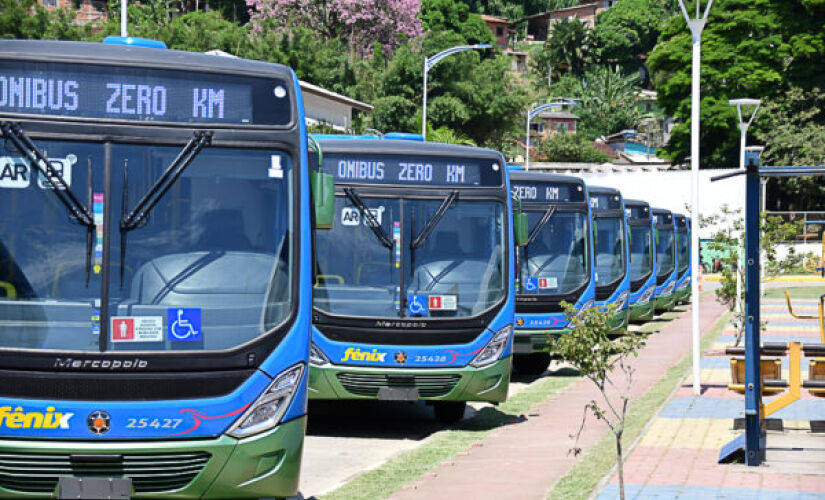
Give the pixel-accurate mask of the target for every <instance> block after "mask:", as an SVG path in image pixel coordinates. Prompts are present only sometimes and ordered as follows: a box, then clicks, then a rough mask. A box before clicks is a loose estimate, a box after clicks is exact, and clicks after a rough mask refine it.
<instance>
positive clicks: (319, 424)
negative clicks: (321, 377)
mask: <svg viewBox="0 0 825 500" xmlns="http://www.w3.org/2000/svg"><path fill="white" fill-rule="evenodd" d="M444 428H445V426H444V425H441V424H439V423H438V422H436V421H435V416H434V415H433V409H432V408H431V407H429V406H427V404H426V403H424V402H423V401H415V402H405V401H310V402H309V420H308V425H307V434H308V435H310V436H331V437H360V438H372V439H413V440H420V439H424V438H426V437H427V436H429V435H430V434H432V433H433V432H436V431H439V430H441V429H444Z"/></svg>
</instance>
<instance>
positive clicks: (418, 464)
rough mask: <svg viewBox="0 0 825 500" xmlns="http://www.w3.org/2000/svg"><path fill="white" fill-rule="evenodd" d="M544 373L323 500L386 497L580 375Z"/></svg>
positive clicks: (523, 412) (331, 493) (527, 410)
mask: <svg viewBox="0 0 825 500" xmlns="http://www.w3.org/2000/svg"><path fill="white" fill-rule="evenodd" d="M559 375H560V374H558V373H557V374H555V375H554V376H550V377H544V378H542V379H540V380H538V381H536V382H534V383H532V384H530V385H529V386H528V387H526V388H525V389H524V390H522V391H521V392H519V393H518V394H516V395H515V396H513V397H511V398H509V399H508V400H507V401H506V402H504V403H501V404H500V405H498V406H497V407H487V408H484V409H482V410H481V411H479V412H478V413H476V414H475V415H474V416H473V417H472V418H470V419H467V420H466V421H464V422H462V423H461V424H459V425H457V426H456V427H455V428H453V429H448V430H445V431H441V432H438V433H436V434H434V435H433V436H432V437H431V438H429V439H428V440H427V442H425V443H424V444H423V445H421V446H419V447H418V448H415V449H412V450H409V451H407V452H404V453H402V454H400V455H398V456H397V457H395V458H393V459H392V460H390V461H388V462H387V463H385V464H383V465H382V466H381V467H380V468H378V469H375V470H372V471H369V472H366V473H364V474H361V475H360V476H358V477H356V478H355V479H353V480H352V481H350V482H348V483H347V484H345V485H343V486H341V487H340V488H338V489H336V490H334V491H331V492H330V493H328V494H326V495H323V496H322V497H321V498H322V499H323V500H349V499H356V498H386V497H388V496H389V495H391V494H393V493H395V492H396V491H398V490H400V489H401V488H402V487H403V486H404V485H405V484H408V483H409V482H411V481H414V480H416V479H417V478H419V477H420V476H421V475H422V474H424V473H425V472H427V471H429V470H432V469H433V468H435V467H436V466H437V465H439V464H441V463H442V462H444V461H445V460H449V459H450V458H452V457H454V456H455V455H456V454H457V453H458V452H460V451H463V450H466V449H467V448H469V447H470V446H471V445H472V444H473V443H474V442H476V441H479V440H480V439H483V438H484V436H486V435H487V434H489V433H490V432H492V431H493V430H494V429H496V428H497V427H500V426H501V425H504V424H506V423H508V422H510V421H512V420H513V419H516V418H518V417H519V416H520V415H523V414H525V413H527V412H529V411H530V409H531V408H533V407H534V406H535V405H537V404H538V403H540V402H542V401H544V400H545V399H546V398H547V396H549V395H551V394H553V393H556V392H558V391H560V390H562V389H564V388H565V387H567V386H568V385H570V384H571V383H572V382H574V381H575V380H578V378H579V377H578V376H577V375H575V374H570V373H569V372H567V373H566V374H563V375H561V376H559Z"/></svg>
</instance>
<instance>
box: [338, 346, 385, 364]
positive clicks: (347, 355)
mask: <svg viewBox="0 0 825 500" xmlns="http://www.w3.org/2000/svg"><path fill="white" fill-rule="evenodd" d="M386 356H387V353H386V352H378V349H373V350H372V351H362V350H361V349H359V348H357V347H354V348H353V347H349V348H347V350H346V351H344V357H343V358H341V361H373V362H375V363H383V362H384V358H385V357H386Z"/></svg>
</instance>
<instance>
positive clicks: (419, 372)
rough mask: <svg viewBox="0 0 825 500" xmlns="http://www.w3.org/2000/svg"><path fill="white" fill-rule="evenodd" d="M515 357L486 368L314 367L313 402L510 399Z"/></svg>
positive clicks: (310, 380)
mask: <svg viewBox="0 0 825 500" xmlns="http://www.w3.org/2000/svg"><path fill="white" fill-rule="evenodd" d="M511 361H512V357H510V356H508V357H506V358H503V359H500V360H498V361H497V362H495V363H493V364H491V365H489V366H486V367H484V368H475V367H473V366H469V365H468V366H464V367H461V368H415V369H409V368H407V369H399V368H392V367H380V366H379V367H364V366H342V365H333V364H327V365H324V366H316V365H311V366H310V369H309V398H310V399H363V400H366V399H380V400H387V401H409V400H427V401H490V402H494V403H497V402H501V401H504V400H505V399H507V388H508V386H509V384H510V363H511Z"/></svg>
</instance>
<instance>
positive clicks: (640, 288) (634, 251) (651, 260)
mask: <svg viewBox="0 0 825 500" xmlns="http://www.w3.org/2000/svg"><path fill="white" fill-rule="evenodd" d="M624 206H625V214H626V215H627V226H628V231H629V234H630V305H629V306H628V320H629V321H632V322H645V321H650V320H651V319H653V316H654V314H655V311H654V310H653V297H654V293H655V291H656V229H655V227H654V225H653V217H652V214H651V213H650V205H649V204H648V203H647V202H646V201H641V200H628V199H626V200H624Z"/></svg>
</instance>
